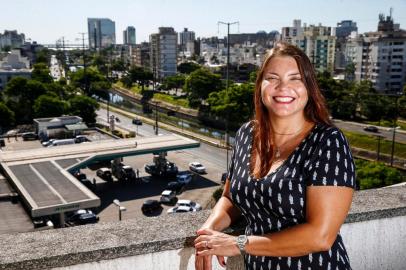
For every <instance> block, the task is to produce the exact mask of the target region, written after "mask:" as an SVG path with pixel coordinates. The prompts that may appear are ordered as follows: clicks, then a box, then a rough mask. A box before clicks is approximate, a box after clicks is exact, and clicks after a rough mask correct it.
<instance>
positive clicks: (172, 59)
mask: <svg viewBox="0 0 406 270" xmlns="http://www.w3.org/2000/svg"><path fill="white" fill-rule="evenodd" d="M149 40H150V67H151V70H152V73H153V74H154V76H155V78H156V79H158V80H161V79H163V78H164V77H167V76H171V75H175V74H176V67H177V43H178V42H177V40H178V34H177V33H176V32H175V30H174V29H173V28H172V27H160V28H159V32H158V33H155V34H151V35H150V36H149Z"/></svg>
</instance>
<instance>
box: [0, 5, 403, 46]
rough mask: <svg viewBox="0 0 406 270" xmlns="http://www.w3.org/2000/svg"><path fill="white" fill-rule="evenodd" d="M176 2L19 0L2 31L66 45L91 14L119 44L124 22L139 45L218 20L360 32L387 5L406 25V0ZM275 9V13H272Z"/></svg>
mask: <svg viewBox="0 0 406 270" xmlns="http://www.w3.org/2000/svg"><path fill="white" fill-rule="evenodd" d="M174 3H175V2H173V1H168V0H153V1H148V2H147V1H142V2H138V3H137V2H134V1H130V0H120V1H118V2H115V3H114V4H112V3H111V2H110V1H105V0H101V1H95V0H88V1H86V2H83V1H82V2H80V1H78V0H72V1H69V2H62V3H58V5H56V4H55V2H52V1H50V0H43V1H41V4H38V2H32V1H29V0H17V1H12V2H10V3H8V4H7V5H5V6H4V7H3V12H2V16H1V18H0V33H2V32H4V30H17V31H18V32H19V33H24V34H25V35H26V38H27V39H31V40H32V41H37V42H38V43H45V44H46V43H55V42H56V40H58V39H59V38H61V37H62V36H63V37H64V38H65V40H66V41H67V43H80V40H77V39H79V38H80V35H79V32H86V33H87V18H93V17H96V18H109V19H111V20H113V21H114V22H115V23H116V41H117V43H118V44H121V43H122V42H123V40H122V34H121V33H122V31H123V30H125V29H126V28H127V26H134V27H135V28H136V33H137V36H136V40H137V43H139V42H142V41H148V40H149V35H150V34H152V33H157V32H158V28H159V27H161V26H164V27H173V28H174V29H175V31H177V32H180V31H182V30H183V28H185V27H187V28H188V29H189V30H190V31H194V32H195V33H196V37H210V36H220V37H222V36H225V35H226V31H227V29H226V27H225V26H221V25H220V27H218V26H217V22H218V21H225V22H228V21H229V22H234V21H238V22H239V27H238V26H235V25H234V26H232V27H231V28H230V32H231V33H253V32H257V31H261V30H263V31H266V32H270V31H272V30H277V31H279V32H280V31H281V28H282V27H283V26H291V25H292V22H293V20H294V19H300V20H302V23H306V24H308V25H309V24H315V25H317V24H319V23H321V24H323V25H326V26H333V27H335V26H336V25H337V23H338V22H340V21H342V20H353V21H355V22H356V23H357V26H358V31H359V33H363V32H368V31H375V30H376V27H377V23H378V15H379V13H384V14H385V16H388V15H389V10H390V8H391V7H392V8H393V18H394V21H395V23H399V24H400V26H401V28H403V29H404V28H406V15H404V14H402V10H406V1H405V0H391V1H385V2H384V1H377V0H372V1H362V0H359V1H350V0H329V1H322V0H310V1H307V2H306V4H305V5H304V4H303V2H302V3H300V2H299V1H294V0H287V1H284V2H283V3H280V2H277V3H268V2H267V1H265V0H259V1H256V3H255V5H254V4H253V3H252V2H248V1H241V0H237V1H217V2H216V1H213V0H209V1H204V2H194V1H188V0H178V1H176V3H175V4H174ZM299 3H300V4H299ZM299 5H300V6H299ZM264 7H266V8H264ZM273 9H274V10H275V12H272V10H273ZM59 11H61V12H59ZM242 11H244V12H242ZM320 11H322V12H320ZM226 13H227V14H226ZM32 14H36V16H33V15H32ZM153 14H155V17H153Z"/></svg>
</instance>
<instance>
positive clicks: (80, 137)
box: [75, 135, 90, 143]
mask: <svg viewBox="0 0 406 270" xmlns="http://www.w3.org/2000/svg"><path fill="white" fill-rule="evenodd" d="M89 141H90V140H89V139H88V138H87V137H86V136H84V135H77V136H76V137H75V143H82V142H89Z"/></svg>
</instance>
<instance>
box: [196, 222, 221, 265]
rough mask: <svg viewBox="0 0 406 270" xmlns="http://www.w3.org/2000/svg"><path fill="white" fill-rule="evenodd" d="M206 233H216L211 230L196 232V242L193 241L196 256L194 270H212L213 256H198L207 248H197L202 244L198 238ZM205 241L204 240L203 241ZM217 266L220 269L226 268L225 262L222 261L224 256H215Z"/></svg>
mask: <svg viewBox="0 0 406 270" xmlns="http://www.w3.org/2000/svg"><path fill="white" fill-rule="evenodd" d="M208 232H216V231H214V230H211V229H200V230H198V231H197V234H198V235H199V236H198V237H197V238H196V240H195V248H196V254H195V255H196V256H195V269H196V270H212V260H213V255H202V254H199V253H201V252H203V251H204V250H205V249H207V248H208V247H205V246H204V247H198V246H201V245H202V242H201V241H199V240H198V238H199V237H200V236H201V235H203V234H204V233H208ZM203 241H205V240H203ZM204 243H205V242H204ZM216 257H217V260H218V262H219V264H220V265H221V266H222V267H226V261H225V259H224V256H216Z"/></svg>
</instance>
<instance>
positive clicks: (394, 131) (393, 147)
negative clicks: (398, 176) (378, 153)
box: [390, 95, 400, 167]
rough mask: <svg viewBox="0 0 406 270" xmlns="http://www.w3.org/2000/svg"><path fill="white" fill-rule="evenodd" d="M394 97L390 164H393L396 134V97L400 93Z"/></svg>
mask: <svg viewBox="0 0 406 270" xmlns="http://www.w3.org/2000/svg"><path fill="white" fill-rule="evenodd" d="M394 97H395V118H394V119H393V132H392V149H391V155H390V165H391V167H392V166H393V155H394V153H395V136H396V121H397V118H398V98H399V97H400V95H394Z"/></svg>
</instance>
